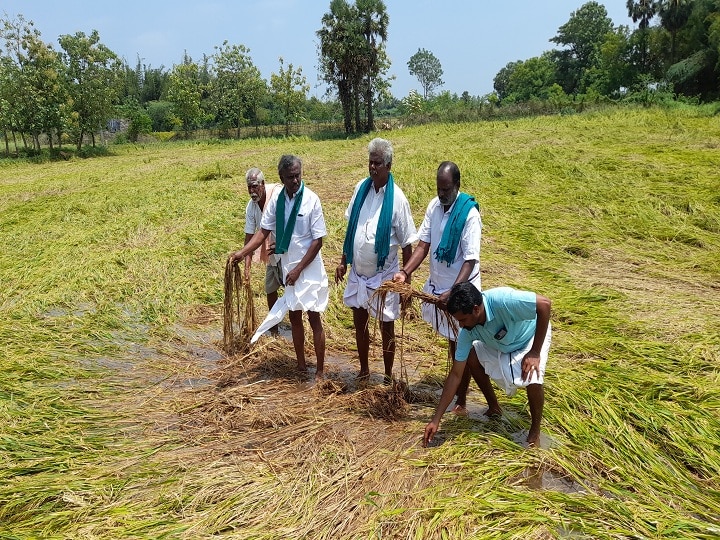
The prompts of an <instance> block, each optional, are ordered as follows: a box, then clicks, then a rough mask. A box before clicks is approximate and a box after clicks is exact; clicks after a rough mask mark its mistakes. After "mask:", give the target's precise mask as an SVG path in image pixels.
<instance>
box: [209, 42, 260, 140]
mask: <svg viewBox="0 0 720 540" xmlns="http://www.w3.org/2000/svg"><path fill="white" fill-rule="evenodd" d="M216 51H217V52H216V53H215V54H214V55H213V57H212V59H213V61H214V75H215V77H214V79H212V78H211V80H212V82H211V84H210V95H211V100H212V102H213V104H214V106H215V111H216V114H217V118H218V119H219V120H220V122H223V123H225V124H230V125H233V126H235V129H236V136H237V138H240V128H241V127H242V126H243V125H244V124H247V123H248V122H249V121H250V117H251V116H254V114H255V111H256V109H257V107H258V105H259V103H260V102H261V100H262V98H263V96H264V94H265V91H266V84H265V81H264V80H263V79H262V77H261V75H260V70H259V69H258V68H257V67H255V65H254V64H253V62H252V58H250V54H249V53H250V50H249V49H248V48H247V47H245V46H244V45H229V44H228V42H227V41H225V42H223V44H222V47H216ZM201 75H202V70H201Z"/></svg>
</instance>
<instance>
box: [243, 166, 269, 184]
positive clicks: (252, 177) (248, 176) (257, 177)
mask: <svg viewBox="0 0 720 540" xmlns="http://www.w3.org/2000/svg"><path fill="white" fill-rule="evenodd" d="M245 181H246V182H247V183H248V184H252V183H253V182H260V183H261V184H264V183H265V175H264V174H263V172H262V171H261V170H260V169H258V168H257V167H253V168H252V169H248V171H247V172H246V173H245Z"/></svg>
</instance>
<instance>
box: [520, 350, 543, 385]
mask: <svg viewBox="0 0 720 540" xmlns="http://www.w3.org/2000/svg"><path fill="white" fill-rule="evenodd" d="M521 366H522V379H523V382H528V381H529V380H530V378H531V377H532V375H533V373H536V374H537V376H538V377H539V376H540V355H539V354H535V353H533V352H529V353H527V354H526V355H525V358H523V360H522V364H521Z"/></svg>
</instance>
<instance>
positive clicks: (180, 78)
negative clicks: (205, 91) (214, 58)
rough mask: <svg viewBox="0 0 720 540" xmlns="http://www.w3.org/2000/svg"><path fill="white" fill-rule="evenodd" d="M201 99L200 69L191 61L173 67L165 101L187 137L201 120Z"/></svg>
mask: <svg viewBox="0 0 720 540" xmlns="http://www.w3.org/2000/svg"><path fill="white" fill-rule="evenodd" d="M201 97H202V92H201V87H200V69H199V67H198V65H197V64H196V63H194V62H193V61H192V60H189V61H188V62H183V63H182V64H178V65H176V66H173V69H172V71H171V72H170V76H169V78H168V87H167V92H166V99H167V101H170V102H172V104H173V112H174V113H175V116H176V117H177V119H178V123H179V125H180V127H181V128H182V130H183V131H184V132H185V136H186V137H187V136H188V135H189V133H190V131H192V130H193V129H194V128H195V127H196V126H198V125H199V124H200V122H201V120H202V118H203V110H202V108H201V107H200V99H201Z"/></svg>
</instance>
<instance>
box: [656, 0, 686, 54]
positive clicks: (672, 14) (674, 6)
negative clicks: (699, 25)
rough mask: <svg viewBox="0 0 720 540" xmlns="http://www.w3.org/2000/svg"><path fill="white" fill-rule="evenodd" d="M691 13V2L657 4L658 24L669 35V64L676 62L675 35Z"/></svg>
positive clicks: (671, 0) (679, 0) (665, 0)
mask: <svg viewBox="0 0 720 540" xmlns="http://www.w3.org/2000/svg"><path fill="white" fill-rule="evenodd" d="M691 12H692V1H691V0H662V1H661V2H660V4H659V7H658V15H660V24H661V25H662V27H663V28H665V30H667V31H668V32H669V33H670V63H674V62H675V61H676V60H677V55H676V49H677V34H678V31H680V29H682V27H683V26H685V25H686V24H687V22H688V19H689V18H690V13H691Z"/></svg>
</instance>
